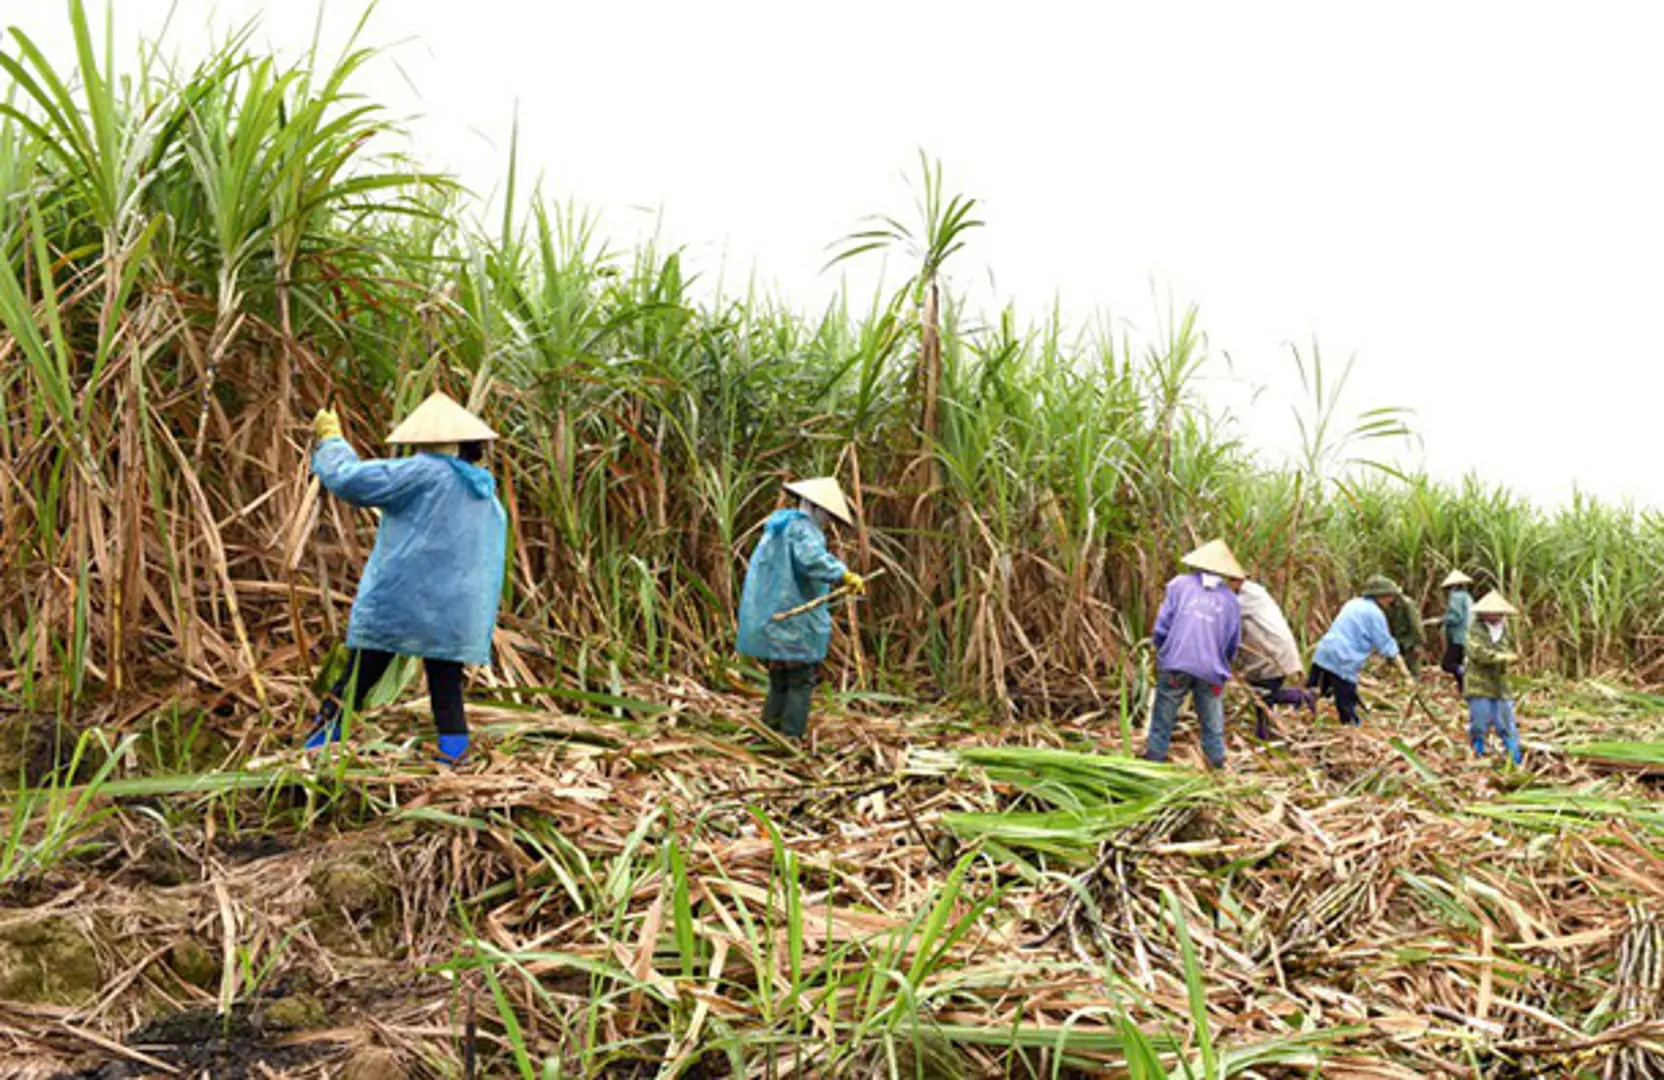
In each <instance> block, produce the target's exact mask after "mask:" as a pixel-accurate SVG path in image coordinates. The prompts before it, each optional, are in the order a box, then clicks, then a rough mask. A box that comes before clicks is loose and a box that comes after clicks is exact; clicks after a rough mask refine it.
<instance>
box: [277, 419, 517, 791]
mask: <svg viewBox="0 0 1664 1080" xmlns="http://www.w3.org/2000/svg"><path fill="white" fill-rule="evenodd" d="M313 430H314V433H315V434H316V435H317V438H318V445H317V449H316V450H314V451H313V453H312V471H313V472H315V473H317V475H318V480H319V481H320V482H321V483H322V484H323V486H324V487H326V488H328V489H329V491H330V492H331V493H332V494H334V495H337V496H339V497H340V498H342V499H345V500H346V501H347V502H349V503H351V504H353V505H354V506H365V507H374V508H376V509H378V510H380V511H381V524H380V526H379V527H378V528H377V530H376V544H375V550H374V551H372V552H371V553H370V560H369V562H368V563H366V564H365V566H364V574H363V576H362V577H361V578H360V579H359V582H358V595H357V598H356V599H354V600H353V604H352V619H351V621H350V622H349V623H348V625H347V647H348V648H349V649H350V650H352V651H351V655H350V657H349V660H348V664H347V673H346V675H345V676H343V677H342V679H341V681H340V682H339V683H337V684H336V686H335V688H334V690H333V691H332V692H331V694H330V697H329V698H328V699H326V700H325V702H324V705H323V708H322V709H321V710H320V711H319V713H318V715H317V717H316V727H315V728H314V729H313V731H312V734H311V736H310V737H309V738H308V739H307V740H306V747H307V749H317V748H319V747H322V746H325V745H328V744H330V743H333V742H336V741H337V740H339V739H340V738H341V719H340V717H341V701H342V700H350V701H351V703H352V707H353V708H354V709H358V708H360V707H361V706H362V705H363V703H364V700H365V699H366V698H367V697H368V696H369V694H370V691H371V690H372V689H374V688H375V685H376V682H377V681H378V680H380V678H381V676H382V674H383V673H385V672H386V670H387V668H388V665H390V664H391V663H392V662H393V657H394V656H395V655H401V656H419V657H421V658H422V664H423V667H424V668H425V669H426V673H427V679H428V697H429V699H430V700H431V701H432V703H433V719H434V723H435V725H436V726H437V728H438V731H439V757H440V759H441V760H442V761H444V762H446V763H447V764H452V765H454V764H456V763H457V762H458V761H459V760H461V758H462V756H463V754H464V753H466V752H467V750H468V724H467V721H466V720H465V719H464V718H463V713H462V666H463V665H464V664H481V665H484V664H489V663H490V662H491V635H492V631H493V630H494V629H495V628H496V624H497V601H498V599H499V597H500V596H501V595H502V589H503V564H504V556H505V551H506V546H507V538H508V519H507V516H506V515H505V514H504V513H503V506H502V503H500V502H498V501H497V495H496V483H495V481H494V480H493V479H492V477H491V474H490V473H488V472H486V471H485V470H484V469H482V468H480V466H479V465H478V464H476V463H477V462H478V461H479V460H480V459H481V458H482V457H484V454H485V447H486V444H487V443H489V442H491V441H492V440H494V439H496V437H497V434H496V432H494V431H492V430H491V429H490V428H489V427H487V426H486V425H485V423H484V421H482V420H480V419H479V418H478V417H477V416H475V415H473V414H472V413H470V412H469V411H468V410H466V409H464V408H463V407H462V406H461V405H458V404H457V403H456V402H455V401H452V400H451V399H450V398H448V397H446V396H445V395H444V394H442V393H438V392H435V393H434V394H433V395H431V396H430V397H429V398H428V399H427V400H426V401H424V402H422V404H421V405H419V406H417V408H416V410H415V411H414V412H412V413H411V414H410V415H409V416H407V417H405V420H404V422H403V423H402V424H400V425H399V426H398V427H396V428H394V429H393V433H392V434H391V435H389V436H387V441H388V442H389V443H391V444H393V445H395V446H412V447H415V448H416V450H417V453H416V454H415V455H413V456H411V457H404V458H396V459H389V460H379V461H360V460H359V458H358V455H357V454H355V453H354V452H353V449H352V447H351V446H349V445H347V441H346V440H345V439H343V438H342V437H341V421H340V420H339V419H338V418H337V417H336V415H335V413H333V412H331V411H330V410H328V409H325V410H323V411H322V412H320V413H318V415H317V417H316V419H315V420H314V421H313Z"/></svg>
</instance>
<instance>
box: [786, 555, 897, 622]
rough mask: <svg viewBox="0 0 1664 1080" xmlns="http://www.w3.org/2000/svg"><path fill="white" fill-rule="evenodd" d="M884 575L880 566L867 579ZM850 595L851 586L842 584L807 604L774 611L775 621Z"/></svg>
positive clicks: (801, 613)
mask: <svg viewBox="0 0 1664 1080" xmlns="http://www.w3.org/2000/svg"><path fill="white" fill-rule="evenodd" d="M883 576H884V571H883V569H882V568H880V569H878V570H874V571H873V572H872V573H871V574H868V575H867V578H866V580H868V581H871V580H873V579H874V578H878V577H883ZM849 595H850V588H849V586H847V585H840V586H838V587H837V588H836V589H833V590H832V591H831V592H829V593H827V594H826V595H825V596H817V597H815V599H813V600H811V601H809V602H808V603H807V604H799V605H797V606H796V607H794V608H787V609H786V610H785V611H777V612H775V613H774V621H775V622H785V621H786V620H787V619H790V618H793V617H795V616H798V615H803V614H806V613H807V612H810V611H813V610H815V609H816V608H818V607H823V606H825V605H827V604H830V603H832V602H833V601H836V600H842V599H843V598H844V597H846V596H849Z"/></svg>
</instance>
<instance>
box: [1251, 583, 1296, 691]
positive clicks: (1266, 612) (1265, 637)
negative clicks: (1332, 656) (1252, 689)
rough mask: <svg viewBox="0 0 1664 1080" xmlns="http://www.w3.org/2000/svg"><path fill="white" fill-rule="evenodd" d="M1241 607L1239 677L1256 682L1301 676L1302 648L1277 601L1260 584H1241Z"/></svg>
mask: <svg viewBox="0 0 1664 1080" xmlns="http://www.w3.org/2000/svg"><path fill="white" fill-rule="evenodd" d="M1237 602H1238V604H1239V606H1240V607H1241V608H1242V651H1241V652H1240V653H1239V654H1238V655H1237V674H1238V675H1239V676H1241V677H1242V678H1244V679H1246V680H1248V681H1250V682H1252V681H1254V680H1256V679H1286V678H1292V677H1295V676H1298V675H1300V674H1301V673H1302V672H1303V670H1304V669H1303V668H1302V666H1301V664H1300V646H1299V645H1298V644H1297V643H1296V642H1295V640H1294V631H1293V630H1291V629H1289V625H1288V620H1287V619H1285V618H1283V610H1282V608H1279V607H1278V606H1277V601H1275V600H1273V599H1272V598H1271V594H1270V593H1268V592H1266V591H1265V586H1264V585H1261V584H1260V583H1259V582H1257V581H1245V582H1243V583H1242V591H1241V592H1240V593H1238V594H1237Z"/></svg>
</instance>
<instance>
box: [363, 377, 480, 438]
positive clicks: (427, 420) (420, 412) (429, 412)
mask: <svg viewBox="0 0 1664 1080" xmlns="http://www.w3.org/2000/svg"><path fill="white" fill-rule="evenodd" d="M496 437H497V433H496V432H495V431H492V430H491V429H490V428H488V427H486V426H485V421H483V420H481V419H480V418H479V417H477V416H475V415H474V414H473V413H471V412H469V411H468V410H467V409H464V408H463V407H462V406H461V405H458V404H457V403H456V402H455V401H452V400H451V399H450V397H448V396H447V395H446V394H445V393H444V392H443V391H441V390H435V391H434V392H433V393H432V394H429V395H428V399H427V400H426V401H424V402H422V403H421V404H420V405H418V406H416V408H415V410H414V411H412V412H411V414H410V415H409V416H407V417H405V418H404V422H403V423H402V424H400V425H399V426H398V427H396V428H394V429H393V433H392V434H391V435H389V436H387V441H388V442H390V443H394V444H403V445H410V446H423V445H431V444H433V443H465V442H489V441H490V440H492V439H495V438H496Z"/></svg>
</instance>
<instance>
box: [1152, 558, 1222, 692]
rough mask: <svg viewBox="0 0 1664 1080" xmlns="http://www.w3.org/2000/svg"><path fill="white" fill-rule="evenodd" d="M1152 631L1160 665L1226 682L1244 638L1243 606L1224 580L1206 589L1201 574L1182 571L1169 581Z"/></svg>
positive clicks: (1218, 683)
mask: <svg viewBox="0 0 1664 1080" xmlns="http://www.w3.org/2000/svg"><path fill="white" fill-rule="evenodd" d="M1151 636H1152V637H1153V638H1154V639H1155V643H1156V668H1157V669H1158V670H1160V671H1178V672H1182V673H1184V674H1186V675H1190V676H1193V677H1194V678H1198V679H1201V680H1202V681H1203V682H1205V683H1211V684H1212V685H1214V686H1223V685H1225V680H1227V679H1229V678H1230V677H1231V661H1233V660H1235V659H1236V650H1237V647H1238V646H1239V645H1240V644H1241V643H1242V609H1241V608H1240V607H1238V606H1237V600H1236V593H1234V592H1232V591H1231V587H1230V586H1229V585H1227V584H1226V583H1225V582H1223V581H1221V582H1220V583H1219V584H1218V585H1216V586H1214V587H1213V588H1211V589H1210V588H1208V587H1207V586H1205V585H1203V584H1202V575H1201V574H1199V573H1186V574H1180V575H1179V576H1178V577H1176V578H1174V579H1173V580H1172V581H1169V582H1168V583H1167V596H1166V597H1165V598H1164V599H1163V600H1162V602H1161V613H1160V614H1159V615H1157V616H1156V628H1155V633H1154V634H1152V635H1151Z"/></svg>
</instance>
